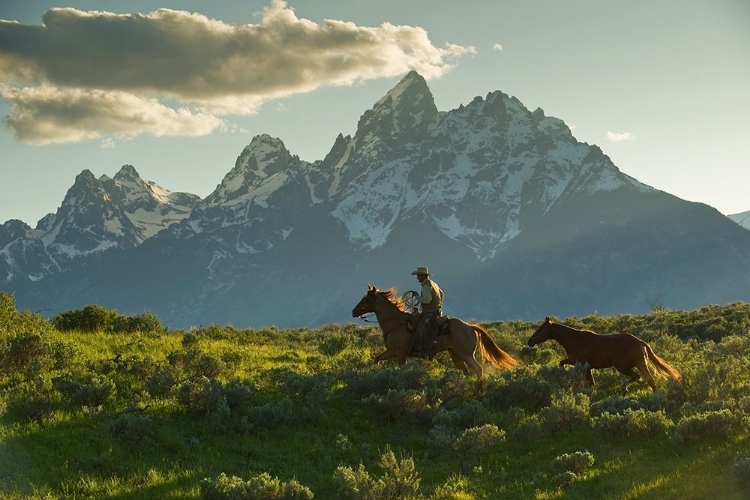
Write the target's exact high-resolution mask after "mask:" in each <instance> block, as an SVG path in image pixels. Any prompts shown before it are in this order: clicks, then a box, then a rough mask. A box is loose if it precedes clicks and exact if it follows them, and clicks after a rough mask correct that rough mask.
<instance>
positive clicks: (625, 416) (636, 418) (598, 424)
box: [591, 408, 674, 439]
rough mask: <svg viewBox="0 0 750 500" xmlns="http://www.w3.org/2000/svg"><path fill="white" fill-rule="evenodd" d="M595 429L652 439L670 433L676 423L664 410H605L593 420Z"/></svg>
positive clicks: (614, 434)
mask: <svg viewBox="0 0 750 500" xmlns="http://www.w3.org/2000/svg"><path fill="white" fill-rule="evenodd" d="M591 424H592V427H593V429H594V430H595V431H597V432H599V433H600V434H603V435H610V436H615V437H634V438H641V439H650V438H654V437H657V436H658V435H660V434H666V433H668V432H669V431H670V430H671V429H672V427H673V426H674V424H673V423H672V421H671V420H670V419H669V418H668V417H667V414H666V413H665V412H664V410H659V411H648V410H645V409H643V408H641V409H638V410H632V409H630V408H628V409H626V410H625V411H624V412H623V413H622V414H620V413H609V412H604V413H602V414H601V415H600V416H599V417H594V418H593V419H592V420H591Z"/></svg>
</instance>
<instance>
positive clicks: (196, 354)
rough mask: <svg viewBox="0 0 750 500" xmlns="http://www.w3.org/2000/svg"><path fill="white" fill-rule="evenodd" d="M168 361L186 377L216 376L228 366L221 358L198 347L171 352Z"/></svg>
mask: <svg viewBox="0 0 750 500" xmlns="http://www.w3.org/2000/svg"><path fill="white" fill-rule="evenodd" d="M167 361H168V362H169V364H170V365H172V366H173V367H174V368H175V369H176V370H177V372H178V373H179V374H181V375H182V377H183V378H184V379H195V378H200V377H206V378H214V377H216V376H218V375H219V374H220V373H221V372H222V370H223V369H224V368H225V367H226V364H225V363H224V362H223V361H222V360H221V358H219V357H218V356H215V355H213V354H210V353H207V352H204V351H202V350H200V349H199V348H197V347H191V348H190V349H187V350H185V351H183V350H180V351H173V352H170V353H169V354H168V355H167Z"/></svg>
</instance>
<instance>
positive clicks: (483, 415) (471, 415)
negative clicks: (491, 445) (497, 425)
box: [432, 399, 492, 429]
mask: <svg viewBox="0 0 750 500" xmlns="http://www.w3.org/2000/svg"><path fill="white" fill-rule="evenodd" d="M491 417H492V416H491V414H490V412H489V410H487V408H485V407H484V405H483V404H482V402H481V401H478V400H476V399H471V400H469V401H467V402H465V403H464V404H462V405H460V406H459V407H457V408H456V409H454V410H446V409H444V408H441V409H440V410H438V412H437V414H436V415H435V416H434V417H433V419H432V423H433V424H434V425H447V426H453V427H460V428H462V429H468V428H469V427H475V426H477V425H482V424H486V423H488V422H489V421H490V419H491Z"/></svg>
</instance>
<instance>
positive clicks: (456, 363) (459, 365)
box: [448, 349, 469, 375]
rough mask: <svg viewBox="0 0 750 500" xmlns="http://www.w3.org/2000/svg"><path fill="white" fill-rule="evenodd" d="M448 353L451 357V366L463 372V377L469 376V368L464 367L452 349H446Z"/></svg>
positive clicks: (461, 360)
mask: <svg viewBox="0 0 750 500" xmlns="http://www.w3.org/2000/svg"><path fill="white" fill-rule="evenodd" d="M448 353H449V354H450V355H451V360H453V365H454V366H455V367H456V368H458V369H459V370H461V371H462V372H464V375H468V374H469V367H468V366H466V363H464V360H463V359H461V357H460V356H459V355H458V354H456V353H455V352H454V351H453V349H448Z"/></svg>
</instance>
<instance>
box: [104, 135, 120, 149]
mask: <svg viewBox="0 0 750 500" xmlns="http://www.w3.org/2000/svg"><path fill="white" fill-rule="evenodd" d="M116 147H117V145H116V144H115V140H114V139H112V138H111V137H107V138H105V139H104V140H102V145H101V148H102V149H114V148H116Z"/></svg>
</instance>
